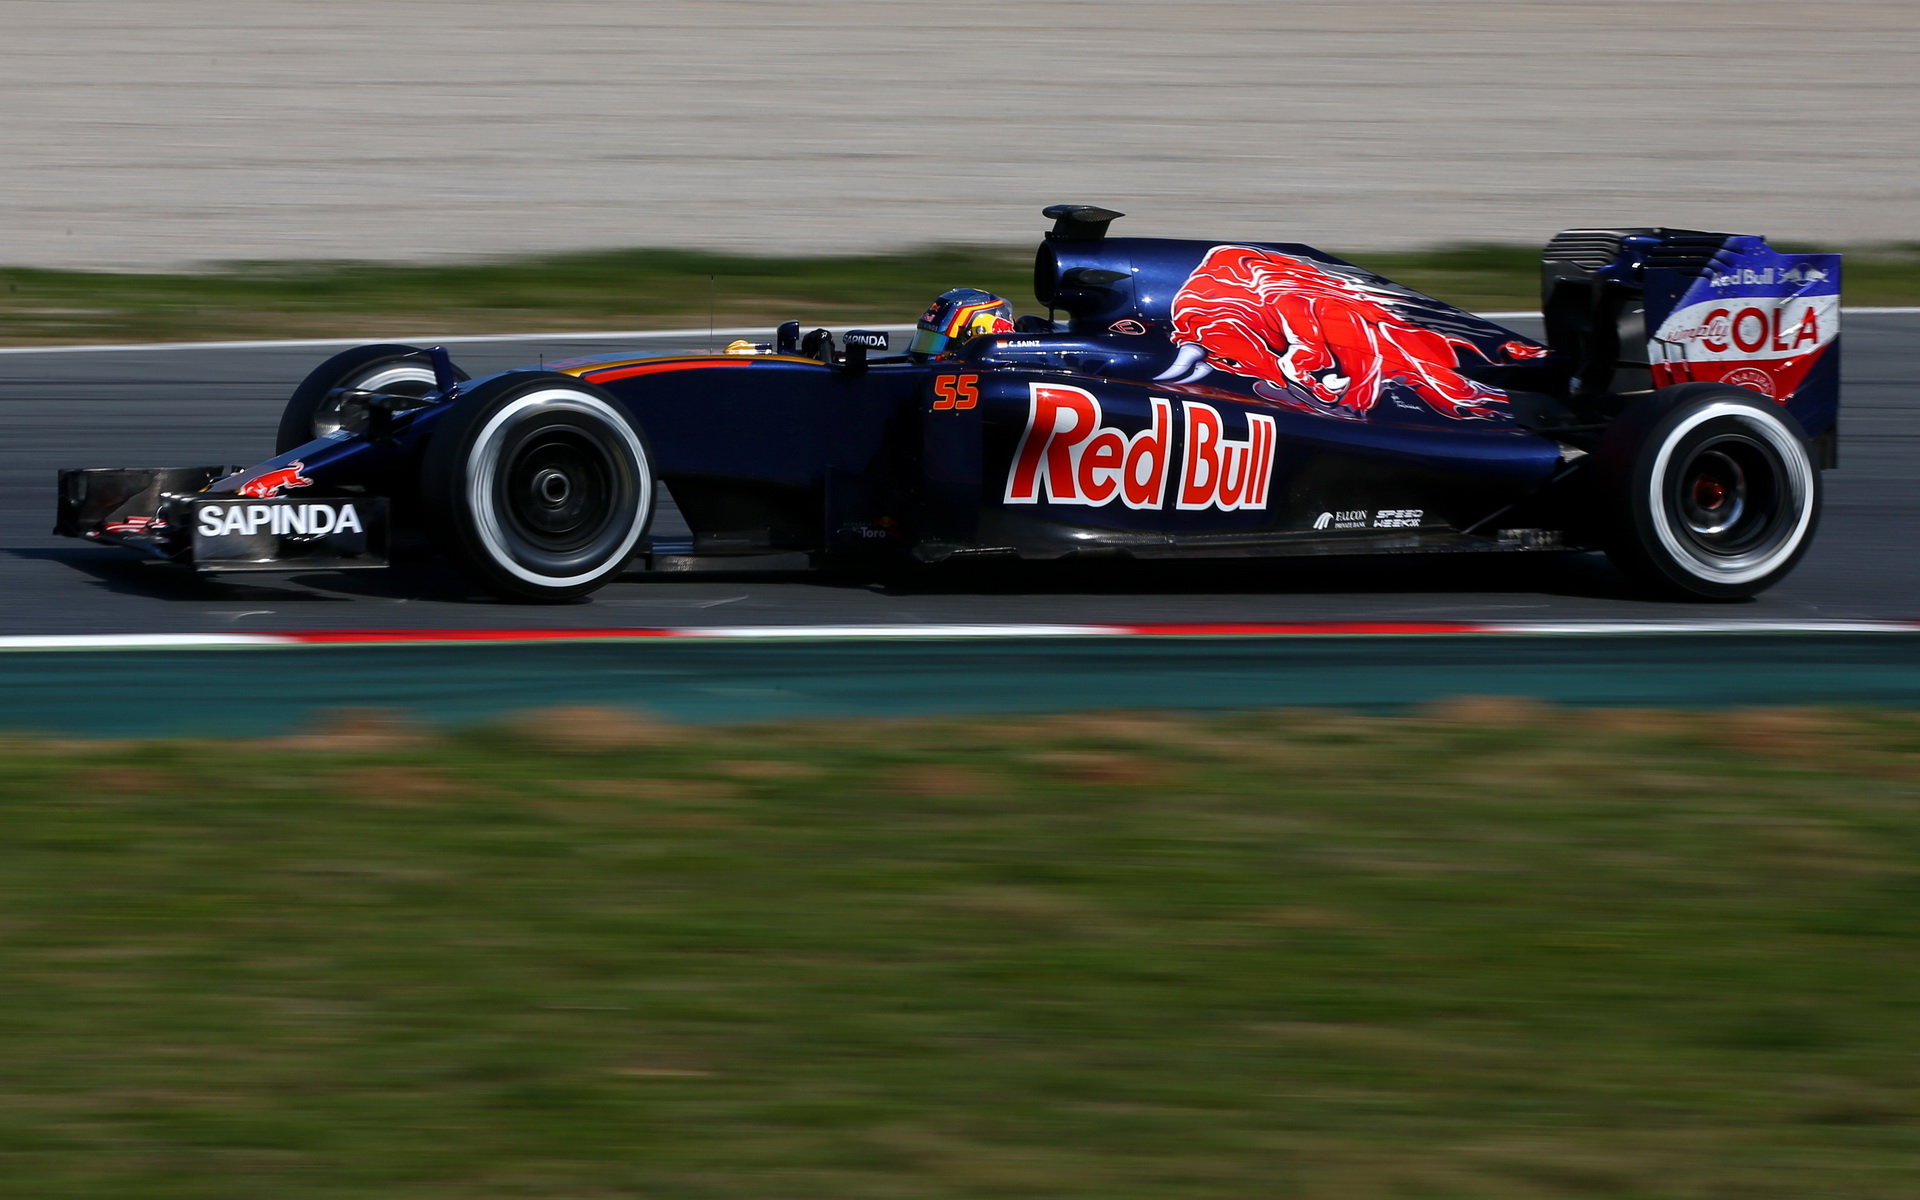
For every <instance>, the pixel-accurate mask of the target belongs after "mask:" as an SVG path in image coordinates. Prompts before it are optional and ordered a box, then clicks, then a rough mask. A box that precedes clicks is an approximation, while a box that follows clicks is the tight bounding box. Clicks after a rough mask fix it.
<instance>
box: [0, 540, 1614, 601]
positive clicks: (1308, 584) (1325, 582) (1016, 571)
mask: <svg viewBox="0 0 1920 1200" xmlns="http://www.w3.org/2000/svg"><path fill="white" fill-rule="evenodd" d="M5 553H7V554H10V555H13V556H14V557H17V558H22V559H28V560H38V561H46V562H53V563H58V564H60V565H62V566H65V567H70V568H72V569H73V570H74V571H76V572H79V573H81V574H84V575H87V576H90V577H91V578H92V580H93V582H94V584H95V586H97V587H100V588H102V589H104V590H107V591H110V592H114V593H118V594H123V595H130V596H139V597H141V598H144V599H149V600H158V601H163V602H174V603H178V602H186V603H198V604H205V603H208V602H211V601H260V602H274V603H292V604H319V605H325V604H341V603H347V604H351V603H353V602H355V601H356V600H392V601H400V600H406V601H418V602H424V603H429V604H432V603H446V604H457V605H461V606H476V607H491V606H505V607H509V608H514V609H523V608H525V607H526V606H524V605H520V604H516V603H514V602H512V601H507V600H502V599H499V598H497V597H494V596H491V595H489V594H487V593H485V592H483V591H481V590H480V589H478V588H477V587H475V586H474V585H472V584H469V583H468V582H467V581H466V580H465V579H464V578H462V577H461V576H460V575H459V574H458V573H457V572H455V571H454V570H453V569H452V568H451V567H450V566H448V565H446V564H445V563H443V562H440V561H438V560H425V561H418V560H407V561H402V562H399V563H396V564H394V565H393V566H391V567H388V568H387V569H385V570H379V571H305V572H291V573H287V574H278V573H262V574H260V575H244V574H226V575H220V576H205V575H196V574H195V573H194V572H192V571H188V570H184V569H180V568H176V567H169V566H168V565H167V564H164V563H158V562H149V561H143V560H140V559H134V558H129V557H127V556H126V555H125V554H124V553H122V552H119V551H115V550H109V549H108V548H104V547H93V546H76V547H73V548H70V549H69V548H65V547H61V548H46V549H39V548H36V549H17V550H7V551H5ZM715 583H731V584H737V585H741V586H749V587H750V586H755V585H759V586H764V587H773V586H790V585H793V584H806V585H809V586H812V587H816V588H819V589H821V590H822V592H823V593H831V592H833V591H860V592H866V593H868V594H872V595H879V596H897V597H901V598H913V597H934V596H949V597H967V596H979V597H983V598H988V597H996V596H1054V597H1062V596H1074V595H1088V596H1131V597H1140V598H1147V597H1152V596H1180V597H1188V596H1208V595H1220V596H1275V597H1284V596H1327V595H1340V594H1352V595H1356V596H1367V595H1372V596H1379V597H1381V598H1383V599H1384V598H1391V597H1396V596H1408V595H1438V596H1450V595H1454V596H1462V597H1466V596H1482V597H1486V596H1533V597H1540V598H1543V599H1545V598H1553V597H1559V598H1565V599H1571V600H1600V601H1621V602H1638V603H1646V598H1645V597H1643V596H1640V595H1639V594H1637V593H1636V592H1635V591H1634V590H1633V589H1632V588H1631V586H1630V585H1629V584H1628V582H1627V581H1626V580H1625V579H1624V578H1623V577H1622V576H1621V575H1620V574H1619V573H1618V572H1617V571H1615V570H1614V569H1613V567H1612V566H1611V565H1610V564H1609V563H1607V561H1606V560H1605V559H1604V558H1603V557H1601V556H1600V555H1597V554H1541V555H1519V554H1516V555H1512V556H1483V555H1473V556H1468V555H1459V556H1441V555H1431V556H1429V555H1422V556H1407V557H1398V558H1379V557H1375V558H1312V559H1304V558H1303V559H1283V560H1236V561H1215V560H1206V561H1179V562H1176V561H1159V562H1138V561H1127V560H1108V559H1100V560H1072V559H1069V560H1062V561H1055V562H1009V561H997V562H967V563H948V564H941V565H938V566H920V567H906V568H899V567H896V568H892V569H886V570H856V569H852V568H846V567H841V568H834V569H829V570H821V571H794V570H737V571H726V570H711V569H703V570H699V571H691V572H680V571H672V572H658V573H653V572H646V571H634V572H630V573H628V574H627V575H624V576H622V577H621V579H620V580H619V581H618V582H616V583H615V584H614V585H613V586H614V587H615V588H621V587H629V586H632V585H634V584H641V585H644V586H647V587H658V588H674V587H677V586H683V585H700V584H715ZM591 603H592V598H591V597H587V598H585V599H582V600H579V601H575V602H573V603H571V604H563V605H554V606H543V607H552V608H563V609H564V608H573V607H576V606H578V605H583V604H591Z"/></svg>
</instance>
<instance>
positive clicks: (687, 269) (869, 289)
mask: <svg viewBox="0 0 1920 1200" xmlns="http://www.w3.org/2000/svg"><path fill="white" fill-rule="evenodd" d="M1349 257H1351V258H1353V259H1354V260H1355V261H1358V262H1360V263H1362V264H1363V265H1365V266H1368V267H1370V268H1372V269H1374V270H1377V271H1379V272H1381V273H1382V274H1385V275H1387V276H1389V277H1390V278H1393V279H1396V280H1399V281H1400V282H1403V283H1405V284H1407V285H1409V286H1411V287H1415V288H1418V289H1420V290H1422V291H1425V292H1429V293H1431V294H1432V295H1435V296H1438V297H1440V298H1441V299H1444V300H1448V301H1451V302H1452V303H1455V304H1458V305H1462V306H1464V307H1467V308H1472V309H1481V310H1511V309H1523V310H1524V309H1532V308H1534V307H1535V306H1536V305H1537V304H1538V303H1539V275H1538V272H1539V266H1538V262H1539V260H1538V251H1537V250H1536V249H1535V248H1532V247H1512V246H1456V247H1448V248H1441V249H1436V250H1428V251H1414V252H1394V253H1383V254H1360V253H1354V254H1351V255H1349ZM1031 261H1032V257H1031V251H1029V250H983V249H967V248H953V247H948V248H929V249H923V250H919V251H910V252H905V253H898V254H886V255H872V256H864V257H862V256H849V257H837V258H824V257H823V258H755V257H746V256H736V255H724V254H706V253H697V252H690V251H676V250H610V251H605V252H596V253H588V254H567V255H552V256H546V257H539V258H524V259H513V260H504V261H498V262H474V263H464V264H454V265H447V264H429V265H394V264H377V263H320V264H312V263H306V264H302V263H238V264H233V265H231V266H227V267H224V268H221V269H218V270H211V271H208V272H205V273H201V274H181V275H160V274H115V273H109V272H92V271H47V270H31V269H26V268H0V344H9V345H42V344H47V345H51V344H59V343H63V342H65V343H73V342H124V341H134V342H145V341H192V340H203V339H239V338H299V337H316V338H317V337H368V338H377V337H382V336H389V337H391V336H432V335H443V336H451V335H456V334H463V333H467V334H471V333H502V332H507V333H517V332H537V331H542V330H559V329H588V328H594V329H610V328H611V329H643V328H646V329H657V328H698V327H702V326H705V325H706V324H707V323H708V321H709V320H711V321H712V322H714V323H715V324H716V325H718V326H720V327H723V328H724V327H728V326H738V325H743V324H744V325H755V324H771V323H774V322H778V321H781V320H785V319H788V318H793V319H796V320H800V321H802V322H804V323H807V324H820V325H844V324H847V323H855V324H858V323H862V322H873V323H889V324H903V323H908V322H911V321H912V320H913V319H914V318H916V317H918V316H919V314H920V312H921V310H922V309H923V308H925V306H926V303H927V301H928V299H929V298H931V297H932V296H934V295H936V294H937V293H939V292H941V291H943V290H945V289H947V288H950V287H956V286H961V285H967V286H973V287H984V288H988V289H990V290H992V291H996V292H999V293H1000V294H1002V295H1005V296H1008V297H1009V298H1011V299H1012V300H1013V301H1014V303H1015V305H1016V306H1017V307H1018V308H1019V309H1020V310H1021V311H1035V310H1036V306H1035V304H1034V301H1033V285H1032V279H1031V265H1030V264H1031ZM1846 299H1847V302H1848V303H1849V304H1861V305H1874V304H1914V303H1920V243H1917V244H1914V245H1906V246H1897V247H1882V248H1877V249H1868V250H1862V251H1859V252H1857V253H1854V254H1853V255H1851V256H1850V257H1849V259H1848V263H1847V277H1846Z"/></svg>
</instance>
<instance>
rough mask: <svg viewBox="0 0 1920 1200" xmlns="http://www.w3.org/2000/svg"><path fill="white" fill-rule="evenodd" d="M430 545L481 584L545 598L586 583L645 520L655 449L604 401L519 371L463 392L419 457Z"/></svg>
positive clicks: (623, 561) (624, 551)
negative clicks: (649, 447)
mask: <svg viewBox="0 0 1920 1200" xmlns="http://www.w3.org/2000/svg"><path fill="white" fill-rule="evenodd" d="M420 494H421V502H422V506H423V515H424V518H425V524H426V528H427V532H428V534H429V536H431V537H432V538H433V541H434V544H435V548H436V549H438V550H439V551H440V552H441V553H443V554H445V555H446V556H447V557H448V558H449V559H450V560H452V562H453V563H454V565H455V566H456V567H458V568H459V569H460V570H461V572H462V573H464V574H466V575H467V576H469V577H470V578H472V579H473V581H474V582H475V583H478V584H480V585H481V586H482V587H485V588H486V589H488V590H489V591H492V592H494V593H495V594H497V595H501V596H504V597H507V598H509V599H513V600H523V601H530V602H533V603H555V602H558V601H563V600H572V599H575V598H577V597H580V596H584V595H586V594H587V593H589V592H592V591H594V590H595V589H596V588H599V587H600V586H602V585H603V584H605V583H607V582H608V581H609V580H611V579H613V578H614V577H615V576H616V575H618V574H619V573H620V572H621V570H622V569H623V568H625V566H626V565H627V562H628V560H629V559H631V558H632V556H633V552H634V550H635V548H636V547H637V546H638V545H639V543H640V539H641V538H642V537H643V536H644V535H645V534H646V531H647V526H648V524H649V523H651V521H652V519H653V506H654V470H653V455H652V452H651V451H650V450H649V449H648V447H647V444H646V440H645V439H644V438H642V437H641V436H640V432H639V431H638V430H637V429H635V428H634V427H633V424H632V422H631V421H629V420H628V419H627V417H626V415H625V414H624V413H623V412H622V411H621V409H620V407H619V405H618V404H616V403H615V402H614V401H613V400H612V398H611V397H609V396H608V395H607V394H606V393H605V392H602V391H600V390H599V389H598V388H595V387H592V386H590V385H588V384H584V383H581V382H580V381H579V380H578V379H575V378H573V377H572V376H570V375H560V374H556V373H553V372H547V371H521V372H515V373H513V374H510V375H501V376H497V377H495V378H493V379H491V380H488V381H487V382H485V383H482V384H481V385H480V386H479V387H476V388H474V389H473V390H472V391H470V392H465V393H462V394H461V395H460V397H459V398H458V399H456V400H455V401H454V402H453V404H452V406H451V407H449V408H448V409H447V412H446V415H445V416H443V417H442V418H441V419H440V424H439V427H438V428H436V429H435V430H434V432H433V436H432V439H431V440H430V441H429V442H428V443H427V449H426V453H425V455H424V456H423V457H422V459H421V469H420Z"/></svg>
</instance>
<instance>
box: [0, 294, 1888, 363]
mask: <svg viewBox="0 0 1920 1200" xmlns="http://www.w3.org/2000/svg"><path fill="white" fill-rule="evenodd" d="M1840 311H1841V312H1843V313H1856V314H1859V315H1861V316H1885V315H1889V314H1891V315H1900V316H1906V315H1912V314H1914V313H1920V306H1915V307H1910V308H1843V309H1841V310H1840ZM1477 315H1479V316H1482V317H1485V318H1487V319H1488V320H1489V321H1516V320H1520V319H1521V318H1525V317H1538V316H1539V315H1540V314H1539V313H1537V312H1528V311H1516V312H1490V313H1479V314H1477ZM853 328H860V329H877V330H879V331H881V332H883V333H905V332H907V331H908V330H910V329H913V328H914V326H912V325H861V326H855V327H853ZM766 333H767V327H766V326H764V325H753V326H740V327H738V328H734V329H624V330H594V331H590V332H580V333H475V334H462V335H460V336H457V337H440V336H430V337H398V336H380V337H371V336H370V337H343V338H304V339H299V340H295V341H262V342H126V343H120V344H103V345H97V346H0V354H110V353H116V352H119V351H146V350H319V349H324V348H326V347H328V346H366V345H371V344H373V343H375V342H400V343H404V344H406V345H433V346H464V345H481V344H484V343H487V342H614V341H635V340H639V339H643V338H665V337H672V338H702V337H713V338H723V337H725V338H735V337H753V336H755V335H765V334H766Z"/></svg>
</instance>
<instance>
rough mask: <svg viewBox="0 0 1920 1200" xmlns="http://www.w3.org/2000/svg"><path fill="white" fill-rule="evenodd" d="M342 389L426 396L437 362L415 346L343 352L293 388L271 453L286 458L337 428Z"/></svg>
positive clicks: (462, 373)
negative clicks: (292, 450)
mask: <svg viewBox="0 0 1920 1200" xmlns="http://www.w3.org/2000/svg"><path fill="white" fill-rule="evenodd" d="M454 374H455V375H457V376H458V377H459V378H460V379H461V380H463V381H464V380H465V379H466V378H467V374H466V372H465V371H462V370H460V369H459V368H457V367H456V368H454ZM341 388H359V389H362V390H364V391H369V392H388V393H391V394H394V395H400V396H424V395H426V394H427V393H428V392H431V391H433V389H434V379H433V363H432V361H431V360H429V359H428V357H427V352H426V351H425V350H421V349H418V348H416V347H413V346H393V345H373V346H355V347H354V348H353V349H351V350H343V351H341V352H340V353H339V354H336V355H334V356H333V357H332V358H330V359H328V360H327V361H325V362H323V363H321V364H320V365H319V366H317V367H315V368H314V369H313V370H312V371H310V372H308V374H307V377H306V378H305V379H304V380H302V381H301V382H300V386H299V387H297V388H295V389H293V396H292V397H291V398H289V399H288V401H287V407H286V408H285V409H283V410H282V411H281V413H280V430H279V432H278V434H276V435H275V437H274V450H273V452H274V453H275V454H285V453H286V452H287V451H289V450H291V449H293V448H294V447H295V446H304V445H306V444H307V443H308V442H311V441H313V440H314V439H315V438H322V437H325V436H326V435H328V434H329V433H332V432H334V431H335V430H337V429H339V428H340V426H341V414H340V402H339V400H338V398H337V397H335V396H334V393H335V392H337V391H339V390H340V389H341Z"/></svg>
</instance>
